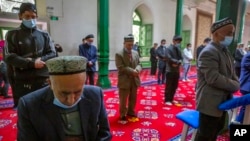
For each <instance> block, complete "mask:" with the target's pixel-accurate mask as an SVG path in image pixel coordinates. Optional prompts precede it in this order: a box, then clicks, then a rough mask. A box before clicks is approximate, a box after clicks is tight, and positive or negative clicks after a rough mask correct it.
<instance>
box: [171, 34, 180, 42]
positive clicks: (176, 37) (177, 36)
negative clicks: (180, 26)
mask: <svg viewBox="0 0 250 141" xmlns="http://www.w3.org/2000/svg"><path fill="white" fill-rule="evenodd" d="M173 40H175V41H182V37H181V36H180V35H175V36H174V37H173Z"/></svg>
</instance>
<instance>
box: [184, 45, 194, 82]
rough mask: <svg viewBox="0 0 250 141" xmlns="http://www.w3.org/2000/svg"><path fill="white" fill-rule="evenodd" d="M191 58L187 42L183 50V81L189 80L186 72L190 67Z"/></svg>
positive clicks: (189, 46)
mask: <svg viewBox="0 0 250 141" xmlns="http://www.w3.org/2000/svg"><path fill="white" fill-rule="evenodd" d="M192 60H193V54H192V50H191V44H190V43H188V44H187V47H186V48H185V49H184V50H183V70H184V72H183V79H182V80H183V81H190V80H189V79H188V72H189V69H190V67H191V61H192Z"/></svg>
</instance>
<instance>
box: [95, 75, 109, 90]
mask: <svg viewBox="0 0 250 141" xmlns="http://www.w3.org/2000/svg"><path fill="white" fill-rule="evenodd" d="M97 85H98V86H100V87H102V88H104V89H105V88H106V89H108V88H110V87H111V84H110V80H109V77H108V75H99V76H98V80H97Z"/></svg>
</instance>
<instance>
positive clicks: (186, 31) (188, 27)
mask: <svg viewBox="0 0 250 141" xmlns="http://www.w3.org/2000/svg"><path fill="white" fill-rule="evenodd" d="M191 31H192V22H191V20H190V18H189V17H188V16H187V15H184V16H183V25H182V38H183V40H182V43H181V48H182V49H184V48H185V47H186V46H187V44H188V43H191V37H192V36H191V35H192V34H191Z"/></svg>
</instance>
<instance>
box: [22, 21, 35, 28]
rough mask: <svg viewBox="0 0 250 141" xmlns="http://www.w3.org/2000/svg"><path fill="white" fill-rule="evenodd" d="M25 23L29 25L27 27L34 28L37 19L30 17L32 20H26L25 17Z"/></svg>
mask: <svg viewBox="0 0 250 141" xmlns="http://www.w3.org/2000/svg"><path fill="white" fill-rule="evenodd" d="M23 24H24V25H25V26H26V27H27V28H33V27H35V26H36V19H30V20H25V19H23Z"/></svg>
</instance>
